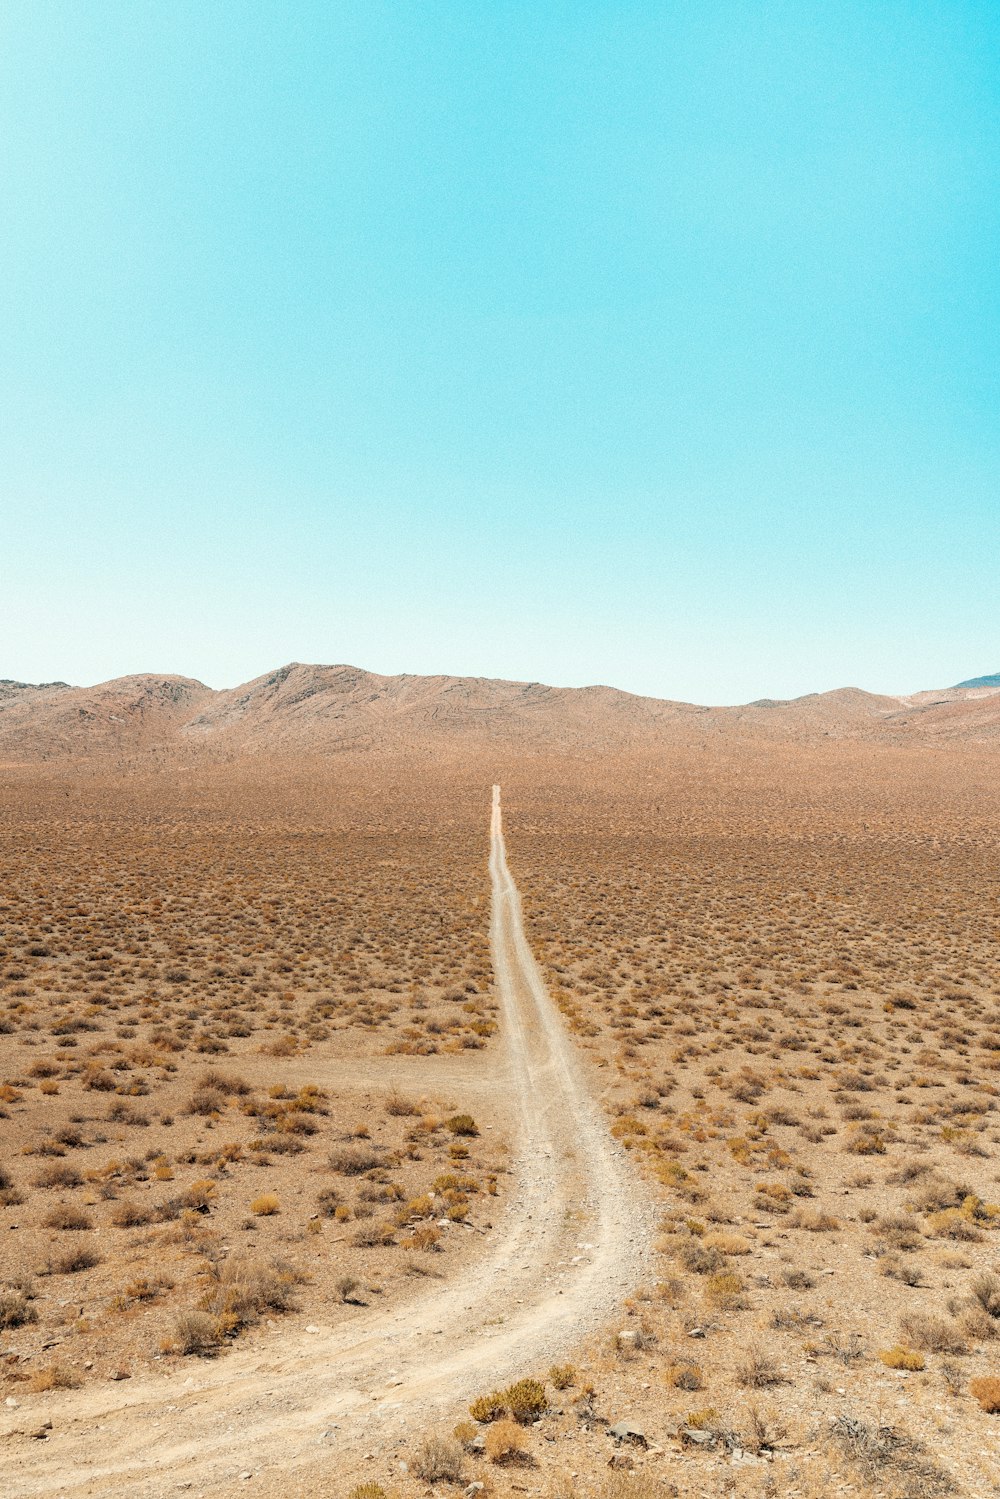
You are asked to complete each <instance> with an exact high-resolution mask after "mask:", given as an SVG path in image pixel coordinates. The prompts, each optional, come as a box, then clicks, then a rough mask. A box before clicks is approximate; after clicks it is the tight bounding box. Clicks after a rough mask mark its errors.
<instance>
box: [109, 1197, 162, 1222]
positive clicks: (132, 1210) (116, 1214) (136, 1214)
mask: <svg viewBox="0 0 1000 1499" xmlns="http://www.w3.org/2000/svg"><path fill="white" fill-rule="evenodd" d="M111 1221H112V1223H114V1224H115V1225H116V1226H117V1227H118V1228H141V1227H142V1226H143V1224H146V1223H151V1222H152V1221H153V1209H152V1208H149V1207H146V1206H144V1205H142V1204H140V1203H138V1202H135V1201H134V1200H133V1199H131V1198H126V1200H125V1201H124V1202H119V1203H118V1204H117V1206H116V1207H115V1209H114V1211H113V1213H112V1214H111Z"/></svg>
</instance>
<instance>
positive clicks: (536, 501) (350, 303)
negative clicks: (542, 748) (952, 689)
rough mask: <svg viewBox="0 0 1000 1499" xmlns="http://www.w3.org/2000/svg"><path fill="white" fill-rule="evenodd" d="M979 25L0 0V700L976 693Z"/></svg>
mask: <svg viewBox="0 0 1000 1499" xmlns="http://www.w3.org/2000/svg"><path fill="white" fill-rule="evenodd" d="M998 178H1000V7H998V6H997V5H996V4H995V3H993V0H982V3H960V0H953V3H940V4H939V3H933V0H925V3H917V0H909V3H881V0H859V3H857V4H847V3H841V0H824V3H823V4H822V5H817V4H816V3H815V0H802V3H798V0H786V3H770V0H761V3H755V4H754V5H747V4H745V3H720V0H698V3H697V4H692V3H690V0H679V3H668V0H661V3H659V4H647V3H643V0H629V3H620V4H612V3H596V0H565V3H562V0H546V3H542V4H539V3H538V0H524V3H512V0H451V3H441V0H421V3H420V4H419V5H414V4H412V3H409V0H398V3H380V0H359V3H355V0H336V3H334V4H332V5H331V4H330V3H329V0H319V3H311V0H282V3H281V4H276V3H273V0H268V3H250V0H216V3H212V0H197V3H188V0H157V3H150V0H126V3H121V4H119V3H111V0H85V3H76V0H57V3H50V0H27V3H25V0H4V4H3V6H2V8H0V677H9V678H14V679H17V680H28V681H50V680H67V681H71V682H78V683H92V682H96V681H101V680H106V679H108V678H110V677H114V676H120V675H124V674H127V673H131V672H139V671H156V672H177V673H180V674H183V675H189V676H194V677H198V678H200V679H201V680H203V681H206V682H208V683H209V684H210V685H212V686H215V687H221V686H231V685H235V684H236V683H238V682H241V681H245V680H247V679H248V678H250V677H253V676H256V675H258V674H260V673H262V672H264V671H266V670H269V669H271V668H273V667H275V666H277V665H280V664H282V663H284V662H287V661H291V660H300V661H318V662H328V663H333V662H350V663H352V664H355V665H359V666H364V667H367V668H369V669H370V670H374V671H380V672H385V673H395V672H449V673H460V674H468V675H482V676H502V677H511V678H516V679H526V680H541V681H546V682H553V683H556V684H559V685H568V686H573V685H583V684H585V683H593V682H605V683H610V684H612V685H615V686H618V687H622V688H626V689H629V690H631V691H636V692H643V693H649V694H653V695H656V696H660V697H671V698H682V699H687V700H693V701H698V702H712V703H726V702H742V701H747V700H749V699H752V698H756V697H761V696H770V697H788V696H794V695H797V694H799V693H805V692H809V691H821V690H825V689H828V688H834V687H839V686H844V685H847V684H853V685H857V686H861V687H864V688H867V689H869V690H873V691H889V692H905V691H912V690H916V689H918V688H923V687H933V686H942V685H947V684H949V683H952V682H955V681H958V680H960V679H962V678H965V677H968V676H972V675H977V674H979V673H982V672H990V671H997V670H1000V586H998V576H1000V572H998V560H1000V348H998V330H1000V318H998V311H1000V269H998V268H1000V232H998V231H1000V181H998Z"/></svg>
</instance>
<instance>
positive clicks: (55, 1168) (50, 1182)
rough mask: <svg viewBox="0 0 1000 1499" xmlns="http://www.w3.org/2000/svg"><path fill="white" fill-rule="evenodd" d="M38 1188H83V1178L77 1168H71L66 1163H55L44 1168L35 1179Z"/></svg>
mask: <svg viewBox="0 0 1000 1499" xmlns="http://www.w3.org/2000/svg"><path fill="white" fill-rule="evenodd" d="M35 1186H36V1187H46V1188H51V1187H82V1186H83V1177H82V1176H81V1175H80V1173H79V1171H78V1170H77V1169H76V1167H75V1166H69V1165H67V1164H66V1162H65V1161H53V1162H52V1165H51V1166H43V1167H42V1169H41V1171H39V1173H38V1175H37V1176H36V1177H35Z"/></svg>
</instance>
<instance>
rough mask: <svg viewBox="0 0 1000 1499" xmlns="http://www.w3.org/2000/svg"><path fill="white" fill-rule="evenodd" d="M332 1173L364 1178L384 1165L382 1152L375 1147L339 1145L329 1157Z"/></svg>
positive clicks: (328, 1161) (328, 1163) (328, 1162)
mask: <svg viewBox="0 0 1000 1499" xmlns="http://www.w3.org/2000/svg"><path fill="white" fill-rule="evenodd" d="M326 1159H327V1165H328V1166H329V1168H330V1170H331V1171H339V1172H340V1174H341V1176H363V1175H364V1173H365V1172H366V1171H373V1170H374V1169H375V1167H376V1166H381V1164H382V1152H381V1150H379V1149H378V1147H377V1146H374V1145H337V1146H335V1147H334V1148H333V1150H331V1151H330V1154H329V1155H328V1156H327V1158H326Z"/></svg>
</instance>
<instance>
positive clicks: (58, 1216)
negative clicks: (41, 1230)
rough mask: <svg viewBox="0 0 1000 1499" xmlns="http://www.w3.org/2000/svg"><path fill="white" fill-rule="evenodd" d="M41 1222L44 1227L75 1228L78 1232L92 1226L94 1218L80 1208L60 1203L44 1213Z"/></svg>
mask: <svg viewBox="0 0 1000 1499" xmlns="http://www.w3.org/2000/svg"><path fill="white" fill-rule="evenodd" d="M43 1222H44V1224H45V1227H46V1228H59V1229H75V1230H76V1231H77V1232H80V1233H82V1232H83V1231H84V1230H85V1229H89V1228H93V1226H94V1220H93V1219H92V1218H91V1217H90V1216H89V1214H87V1213H85V1212H84V1211H83V1210H82V1208H72V1207H67V1206H65V1205H63V1204H62V1203H60V1205H59V1206H58V1207H55V1208H53V1209H52V1211H51V1212H49V1213H46V1215H45V1218H44V1220H43Z"/></svg>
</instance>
